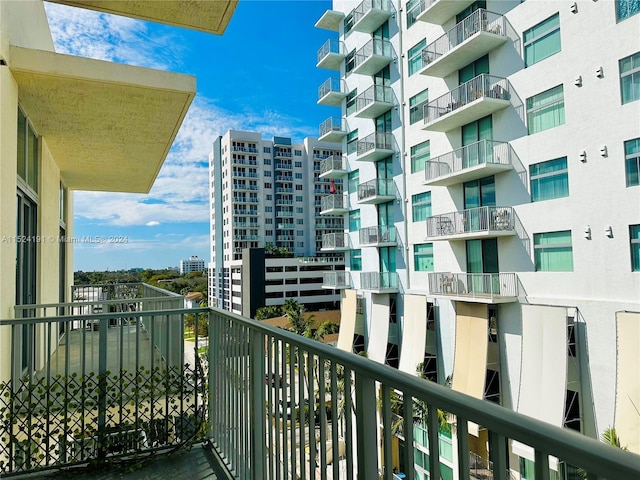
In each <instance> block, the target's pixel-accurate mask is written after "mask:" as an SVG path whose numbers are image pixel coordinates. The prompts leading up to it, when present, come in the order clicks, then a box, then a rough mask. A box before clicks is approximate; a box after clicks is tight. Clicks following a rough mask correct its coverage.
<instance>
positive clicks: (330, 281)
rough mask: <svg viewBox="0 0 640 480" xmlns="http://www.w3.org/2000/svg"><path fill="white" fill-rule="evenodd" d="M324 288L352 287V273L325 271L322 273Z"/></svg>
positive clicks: (339, 288)
mask: <svg viewBox="0 0 640 480" xmlns="http://www.w3.org/2000/svg"><path fill="white" fill-rule="evenodd" d="M322 288H334V289H337V290H341V289H344V288H351V273H349V272H324V273H323V274H322Z"/></svg>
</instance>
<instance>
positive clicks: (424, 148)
mask: <svg viewBox="0 0 640 480" xmlns="http://www.w3.org/2000/svg"><path fill="white" fill-rule="evenodd" d="M430 155H431V149H430V147H429V140H427V141H425V142H422V143H419V144H418V145H413V146H412V147H411V173H416V172H423V171H424V164H425V162H426V161H427V160H429V158H430Z"/></svg>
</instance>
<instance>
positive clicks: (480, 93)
mask: <svg viewBox="0 0 640 480" xmlns="http://www.w3.org/2000/svg"><path fill="white" fill-rule="evenodd" d="M510 99H511V87H510V85H509V82H508V81H507V79H505V78H501V77H495V76H493V75H486V74H481V75H478V76H477V77H474V78H472V79H471V80H469V81H468V82H465V83H463V84H462V85H460V86H459V87H457V88H455V89H453V90H451V91H450V92H449V93H446V94H444V95H442V96H441V97H438V98H437V99H435V100H433V101H431V102H429V103H428V104H427V105H425V107H424V124H425V126H424V129H425V130H436V131H442V132H445V131H448V130H451V129H453V128H457V127H460V126H462V125H465V124H467V123H469V122H472V121H474V120H478V119H479V118H482V117H484V116H486V115H489V114H490V113H494V112H497V111H498V110H501V109H503V108H505V107H507V106H508V105H509V104H510Z"/></svg>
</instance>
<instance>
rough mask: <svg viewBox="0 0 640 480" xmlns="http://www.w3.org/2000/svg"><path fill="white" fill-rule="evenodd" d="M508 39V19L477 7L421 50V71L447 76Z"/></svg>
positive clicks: (427, 73)
mask: <svg viewBox="0 0 640 480" xmlns="http://www.w3.org/2000/svg"><path fill="white" fill-rule="evenodd" d="M470 39H473V40H472V41H469V40H470ZM506 41H507V37H506V20H505V18H504V17H503V16H502V15H499V14H497V13H493V12H489V11H487V10H485V9H479V10H476V11H475V12H473V13H472V14H471V15H469V16H468V17H466V18H465V19H464V20H462V21H461V22H459V23H457V24H456V25H455V26H454V27H453V28H452V29H450V30H449V31H448V32H447V33H445V34H444V35H442V36H441V37H439V38H437V39H436V40H435V41H434V42H432V43H430V44H429V45H427V46H426V47H425V48H424V49H423V50H422V65H423V67H422V69H421V70H420V73H422V74H424V75H430V76H438V77H445V76H447V75H449V74H450V73H451V72H454V71H455V70H459V69H460V68H462V67H464V66H465V65H468V64H469V63H470V62H472V61H473V60H475V59H476V58H478V57H480V56H482V55H484V54H486V53H488V52H490V51H491V50H493V49H494V48H496V47H498V46H500V45H502V44H503V43H504V42H506Z"/></svg>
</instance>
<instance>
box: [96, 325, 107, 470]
mask: <svg viewBox="0 0 640 480" xmlns="http://www.w3.org/2000/svg"><path fill="white" fill-rule="evenodd" d="M108 326H109V319H108V318H101V319H100V326H99V331H98V335H99V336H98V452H97V453H98V461H99V462H102V461H104V458H105V456H106V445H105V443H106V438H107V436H106V431H105V428H106V423H107V419H106V416H107V380H108V374H107V334H108V331H107V329H108Z"/></svg>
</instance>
